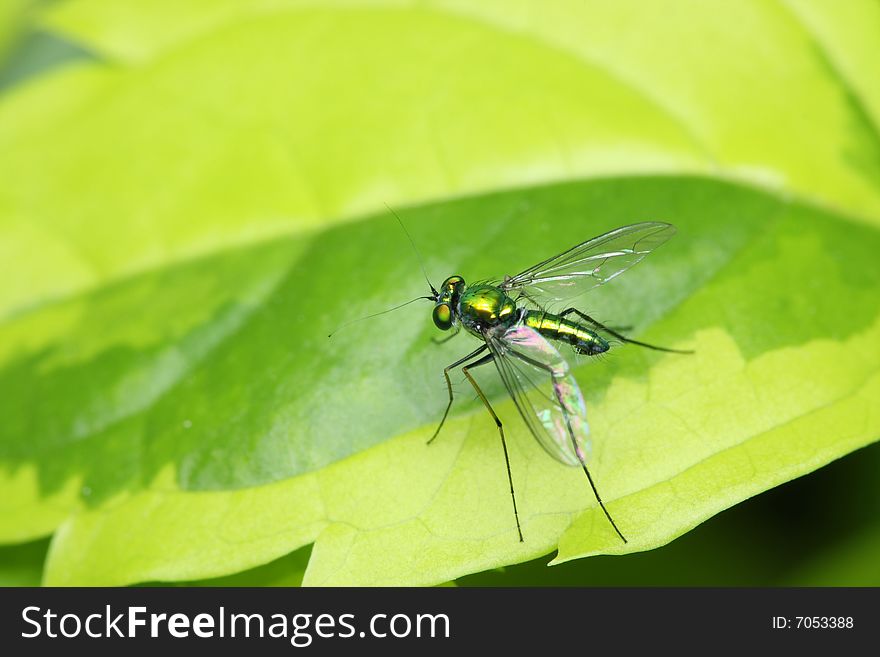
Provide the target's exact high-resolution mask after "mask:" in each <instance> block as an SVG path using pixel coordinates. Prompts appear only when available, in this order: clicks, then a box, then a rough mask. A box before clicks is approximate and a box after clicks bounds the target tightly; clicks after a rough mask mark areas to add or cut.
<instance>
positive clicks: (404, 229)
mask: <svg viewBox="0 0 880 657" xmlns="http://www.w3.org/2000/svg"><path fill="white" fill-rule="evenodd" d="M385 207H386V208H388V212H390V213H391V214H393V215H394V217H395V218H396V219H397V223H399V224H400V227H401V228H403V232H404V233H405V234H406V238H407V239H408V240H409V243H410V244H412V248H413V251H415V252H416V258H417V259H418V261H419V267H421V268H422V274H424V275H425V281H426V282H427V283H428V287H429V288H431V292H433V293H434V296H435V297H436V296H437V295H438V294H439V293H438V292H437V290H436V289H435V288H434V286H433V285H431V279H429V278H428V272H427V271H426V270H425V261H424V260H423V259H422V254H421V253H420V252H419V247H417V246H416V243H415V241H414V240H413V238H412V235H410V234H409V231H408V230H407V229H406V226H405V225H404V223H403V220H402V219H401V218H400V215H399V214H397V213H396V212H395V211H394V210H393V209H392V208H391V206H390V205H388V204H387V203H386V204H385Z"/></svg>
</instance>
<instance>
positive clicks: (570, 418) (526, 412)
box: [484, 324, 590, 465]
mask: <svg viewBox="0 0 880 657" xmlns="http://www.w3.org/2000/svg"><path fill="white" fill-rule="evenodd" d="M484 337H485V339H486V343H487V344H488V345H489V349H490V350H491V352H492V354H493V355H494V357H495V359H494V360H495V365H496V367H497V368H498V373H499V374H500V375H501V380H502V381H503V382H504V386H505V387H506V388H507V392H508V393H509V394H510V396H511V398H513V401H514V403H515V404H516V407H517V409H518V410H519V413H520V415H521V416H522V418H523V420H525V423H526V425H527V426H528V427H529V430H530V431H531V432H532V435H533V436H534V437H535V438H536V439H537V441H538V442H539V443H540V444H541V446H542V447H543V448H544V449H545V450H546V451H547V453H548V454H550V455H551V456H552V457H553V458H555V459H557V460H558V461H561V462H562V463H565V464H566V465H579V464H581V463H582V462H583V461H585V460H586V459H587V457H588V455H589V451H590V442H589V438H590V428H589V425H588V424H587V411H586V406H585V404H584V398H583V396H582V395H581V391H580V388H579V387H578V384H577V381H575V379H574V377H573V376H572V375H571V373H570V371H569V366H568V363H567V362H566V361H565V359H564V358H563V357H562V355H561V354H560V353H559V352H558V351H557V350H556V348H555V347H554V346H553V345H552V344H550V343H549V342H548V341H547V340H545V339H544V337H543V336H542V335H541V334H540V333H538V332H537V331H535V330H534V329H532V328H529V327H528V326H524V325H522V324H519V325H515V326H513V327H511V328H508V329H504V328H500V329H499V330H498V331H491V330H490V331H488V332H486V333H485V334H484Z"/></svg>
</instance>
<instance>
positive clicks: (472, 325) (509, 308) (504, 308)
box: [459, 285, 517, 333]
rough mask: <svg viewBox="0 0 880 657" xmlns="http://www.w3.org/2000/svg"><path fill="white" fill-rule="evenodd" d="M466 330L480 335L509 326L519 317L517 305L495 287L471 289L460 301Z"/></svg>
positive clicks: (466, 291) (481, 286) (462, 319)
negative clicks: (487, 330) (502, 326)
mask: <svg viewBox="0 0 880 657" xmlns="http://www.w3.org/2000/svg"><path fill="white" fill-rule="evenodd" d="M459 312H460V314H461V321H462V323H463V324H464V326H465V328H467V329H468V330H470V331H472V332H476V333H479V332H481V331H482V330H484V329H487V328H491V327H493V326H497V325H499V324H509V323H511V322H513V321H515V319H516V317H517V308H516V303H515V302H514V301H513V299H511V298H510V297H508V296H507V295H506V294H505V293H504V292H503V291H502V290H500V289H499V288H497V287H495V286H493V285H477V286H473V287H469V288H468V289H467V290H465V292H464V294H462V295H461V300H460V301H459Z"/></svg>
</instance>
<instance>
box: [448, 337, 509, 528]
mask: <svg viewBox="0 0 880 657" xmlns="http://www.w3.org/2000/svg"><path fill="white" fill-rule="evenodd" d="M493 360H495V355H494V354H486V355H485V356H483V357H482V358H481V359H480V360H478V361H477V362H475V363H470V364H469V365H465V366H464V367H462V368H461V371H462V372H464V375H465V376H466V377H467V379H468V381H470V382H471V385H472V386H473V387H474V390H476V391H477V395H479V397H480V399H482V400H483V404H485V405H486V408H487V409H489V413H490V414H491V415H492V419H493V420H495V426H497V427H498V433H499V434H500V435H501V447H502V448H503V449H504V463H505V465H507V481H508V483H509V484H510V499H511V501H512V502H513V517H514V518H515V519H516V531H517V533H518V534H519V542H520V543H522V542H523V535H522V528H521V527H520V526H519V512H518V511H517V510H516V494H515V493H514V492H513V475H511V474H510V456H508V454H507V441H506V440H504V427H503V426H502V425H501V420H499V419H498V415H496V414H495V410H494V409H493V408H492V404H490V403H489V400H488V399H487V398H486V395H485V394H483V391H482V390H481V389H480V386H478V385H477V381H476V379H474V377H473V376H471V373H470V372H469V371H468V370H469V369H472V368H474V367H479V366H480V365H485V364H486V363H491V362H492V361H493Z"/></svg>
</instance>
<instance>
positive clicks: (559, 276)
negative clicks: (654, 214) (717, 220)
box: [500, 221, 675, 301]
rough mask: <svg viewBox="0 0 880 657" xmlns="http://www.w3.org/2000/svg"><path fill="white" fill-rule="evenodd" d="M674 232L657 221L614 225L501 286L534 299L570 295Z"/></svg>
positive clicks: (604, 278)
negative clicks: (601, 233)
mask: <svg viewBox="0 0 880 657" xmlns="http://www.w3.org/2000/svg"><path fill="white" fill-rule="evenodd" d="M674 234H675V226H673V225H672V224H666V223H662V222H657V221H652V222H645V223H641V224H632V225H630V226H623V227H622V228H615V229H614V230H612V231H610V232H608V233H605V234H604V235H600V236H599V237H594V238H593V239H591V240H587V241H586V242H583V243H581V244H578V245H577V246H574V247H572V248H570V249H569V250H568V251H564V252H562V253H560V254H559V255H556V256H553V257H552V258H549V259H547V260H545V261H543V262H539V263H538V264H537V265H534V266H533V267H529V268H528V269H526V270H525V271H523V272H520V273H519V274H517V275H516V276H511V277H508V278H505V279H504V281H502V282H501V283H500V286H501V288H502V289H504V290H506V291H508V292H512V291H521V292H523V294H524V295H525V296H526V297H528V298H531V299H533V300H538V299H541V298H544V299H549V300H555V301H563V300H566V299H571V298H573V297H576V296H578V295H580V294H583V293H584V292H587V291H588V290H592V289H593V288H594V287H598V286H599V285H602V284H603V283H607V282H608V281H610V280H611V279H612V278H614V277H615V276H619V275H620V274H622V273H623V272H625V271H626V270H627V269H629V268H630V267H632V266H633V265H635V264H636V263H638V262H639V261H640V260H642V259H643V258H644V257H645V256H646V255H648V254H649V253H651V251H653V250H654V249H656V248H657V247H658V246H660V245H661V244H663V243H664V242H665V241H666V240H668V239H669V238H670V237H672V236H673V235H674Z"/></svg>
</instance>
